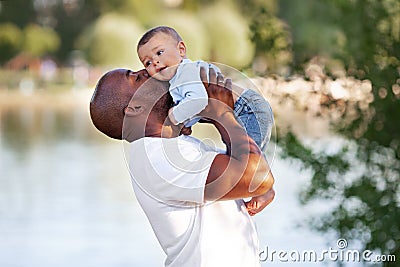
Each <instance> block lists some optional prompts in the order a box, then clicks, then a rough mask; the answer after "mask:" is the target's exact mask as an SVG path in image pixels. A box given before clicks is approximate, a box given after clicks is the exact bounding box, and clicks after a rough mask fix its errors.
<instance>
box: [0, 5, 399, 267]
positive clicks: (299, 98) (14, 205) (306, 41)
mask: <svg viewBox="0 0 400 267" xmlns="http://www.w3.org/2000/svg"><path fill="white" fill-rule="evenodd" d="M157 25H168V26H172V27H174V28H176V29H177V31H178V32H179V33H180V34H181V35H182V37H183V39H184V40H185V42H186V45H187V48H188V54H189V57H190V58H191V59H193V60H196V59H203V60H208V61H213V62H220V63H223V64H226V65H228V66H231V67H233V68H235V69H237V70H239V71H240V75H239V76H241V77H242V78H243V77H246V79H247V80H248V81H249V82H250V84H251V86H253V87H254V88H255V89H257V90H259V91H261V92H262V93H263V94H264V96H265V97H266V98H267V99H268V101H269V102H270V103H271V106H272V108H273V111H274V115H275V119H276V129H275V131H274V133H273V138H272V140H271V142H270V144H269V147H268V150H267V154H268V155H269V159H270V164H271V166H272V170H273V172H274V175H275V177H276V192H277V195H276V199H275V201H274V203H273V204H271V205H270V206H269V207H267V208H266V209H265V210H264V211H263V212H262V213H261V214H259V215H257V216H256V217H255V220H256V222H257V226H258V231H259V233H260V247H261V249H262V250H263V251H264V252H265V251H266V250H268V251H269V252H271V251H273V250H275V251H279V250H285V251H288V252H289V251H293V250H298V251H302V250H315V251H316V252H317V253H322V251H324V250H327V249H329V248H333V249H336V250H339V251H345V250H346V249H357V250H360V251H363V250H370V251H372V252H373V253H374V254H373V255H384V256H387V257H385V261H383V262H368V263H366V262H362V261H361V262H357V261H355V262H353V261H346V260H338V259H336V260H335V259H334V258H333V259H325V260H324V261H318V260H315V261H313V262H312V263H311V264H313V266H337V265H338V266H365V265H368V266H399V265H398V264H399V261H400V185H399V184H400V122H399V121H400V2H399V1H398V0H327V1H318V0H302V1H293V0H269V1H263V0H247V1H245V0H231V1H228V0H197V1H196V0H147V1H139V0H2V1H0V66H1V68H0V266H6V267H11V266H16V267H17V266H18V267H22V266H23V267H28V266H29V267H36V266H40V267H45V266H83V267H87V266H96V267H99V266H121V267H124V266H162V262H163V260H164V255H163V253H162V251H161V248H160V247H159V245H158V244H157V241H156V239H155V237H154V235H153V233H152V230H151V228H150V226H149V224H148V222H147V220H146V218H145V216H144V213H143V212H142V211H141V209H140V207H139V206H138V204H137V203H136V199H135V197H134V194H133V191H132V189H131V184H130V178H129V173H128V171H127V168H126V165H125V162H124V153H123V145H122V143H121V142H118V141H114V140H111V139H108V138H106V137H104V136H103V135H101V134H100V133H99V132H97V131H96V130H95V129H94V128H93V126H92V124H91V121H90V118H89V114H88V103H89V101H90V97H91V94H92V92H93V88H94V86H95V84H96V81H97V80H98V79H99V78H100V77H101V75H102V74H103V73H104V72H105V71H107V70H109V69H111V68H115V67H128V68H131V69H139V68H141V65H140V63H139V61H138V58H137V56H136V53H135V51H136V49H135V47H136V43H137V41H138V39H139V38H140V36H141V35H142V34H143V33H144V32H145V31H146V30H147V29H149V28H150V27H153V26H157ZM195 134H196V135H197V136H198V137H199V138H202V139H207V138H209V137H210V135H211V137H212V135H214V137H215V133H214V134H210V133H209V130H208V129H207V130H204V129H202V128H201V127H199V128H198V129H195ZM207 140H208V139H207ZM212 142H214V141H212ZM215 142H217V141H215ZM340 238H342V239H345V240H346V241H347V247H346V248H343V247H339V246H338V244H337V240H338V239H340ZM263 255H264V258H263V262H262V264H263V266H264V265H265V266H280V265H282V264H285V263H283V262H282V261H280V260H278V259H277V258H276V256H275V259H271V257H269V258H267V259H266V258H265V255H266V254H265V253H264V254H263ZM318 255H319V254H318ZM389 256H390V257H389ZM373 259H374V258H373ZM394 259H396V260H397V263H396V262H395V261H394ZM289 262H290V263H291V264H292V265H296V266H310V263H309V261H308V262H307V261H301V260H297V261H294V260H291V259H289Z"/></svg>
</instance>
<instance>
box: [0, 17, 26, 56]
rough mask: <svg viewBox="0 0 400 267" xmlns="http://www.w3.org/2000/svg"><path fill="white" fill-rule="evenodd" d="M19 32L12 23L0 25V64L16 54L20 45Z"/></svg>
mask: <svg viewBox="0 0 400 267" xmlns="http://www.w3.org/2000/svg"><path fill="white" fill-rule="evenodd" d="M22 38H23V36H22V32H21V30H20V29H19V28H18V27H17V26H16V25H14V24H12V23H4V24H0V63H4V62H6V61H7V60H8V59H10V58H11V57H13V56H14V55H16V54H17V52H18V51H19V50H20V48H21V43H22Z"/></svg>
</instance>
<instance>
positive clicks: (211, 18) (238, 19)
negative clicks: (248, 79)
mask: <svg viewBox="0 0 400 267" xmlns="http://www.w3.org/2000/svg"><path fill="white" fill-rule="evenodd" d="M221 14H223V16H222V15H221ZM200 17H201V19H202V21H203V23H204V24H205V26H206V29H207V32H208V36H207V37H208V38H209V39H210V40H211V51H210V52H211V60H212V61H215V62H221V63H224V64H227V65H230V66H233V67H236V68H243V67H246V66H248V65H249V64H250V63H251V61H252V59H253V56H254V45H253V44H252V43H251V42H250V40H249V33H250V32H249V26H248V23H247V22H246V20H244V18H243V17H242V16H241V15H240V13H238V11H237V10H236V8H235V7H234V6H232V5H229V4H224V3H223V2H221V3H217V4H213V5H211V6H208V7H205V8H204V9H203V10H202V11H201V13H200Z"/></svg>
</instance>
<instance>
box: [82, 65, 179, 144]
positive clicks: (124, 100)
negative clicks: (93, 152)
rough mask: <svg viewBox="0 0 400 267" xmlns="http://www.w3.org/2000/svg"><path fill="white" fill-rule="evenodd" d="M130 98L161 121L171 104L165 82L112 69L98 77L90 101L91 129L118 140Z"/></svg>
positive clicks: (121, 132)
mask: <svg viewBox="0 0 400 267" xmlns="http://www.w3.org/2000/svg"><path fill="white" fill-rule="evenodd" d="M133 96H135V97H134V99H135V101H136V102H139V103H146V105H147V106H150V109H151V110H149V112H150V111H153V112H154V113H157V114H156V115H158V116H159V117H160V118H162V117H163V116H164V119H165V116H167V114H168V109H169V108H170V105H171V103H172V100H171V97H170V96H169V94H168V83H166V82H160V81H157V80H155V79H152V78H149V76H148V74H147V72H146V71H145V70H141V71H138V72H132V71H130V70H126V69H117V70H112V71H110V72H107V73H106V74H105V75H103V77H101V78H100V80H99V82H98V83H97V85H96V88H95V91H94V93H93V96H92V99H91V101H90V116H91V118H92V122H93V124H94V126H95V127H96V128H97V129H98V130H99V131H101V132H102V133H104V134H105V135H107V136H109V137H111V138H114V139H119V140H121V139H122V138H123V123H124V117H125V110H126V108H127V107H128V106H129V107H130V102H131V99H132V97H133ZM143 127H144V126H143Z"/></svg>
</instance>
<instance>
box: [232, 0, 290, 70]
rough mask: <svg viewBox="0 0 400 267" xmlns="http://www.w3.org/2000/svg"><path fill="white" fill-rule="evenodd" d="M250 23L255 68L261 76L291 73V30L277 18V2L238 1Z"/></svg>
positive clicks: (258, 0) (259, 0)
mask: <svg viewBox="0 0 400 267" xmlns="http://www.w3.org/2000/svg"><path fill="white" fill-rule="evenodd" d="M236 1H237V3H238V7H239V8H240V10H241V11H242V12H243V14H244V16H245V17H246V18H247V20H248V21H249V24H250V36H249V37H250V39H251V41H252V42H253V43H254V45H255V59H254V61H253V66H252V67H253V71H254V72H255V74H257V75H266V74H271V73H277V74H280V75H284V76H286V75H288V74H289V68H288V67H289V66H290V65H291V63H292V49H291V44H292V40H291V33H290V30H289V28H288V27H287V26H286V24H285V23H284V22H283V21H282V20H281V19H279V18H278V17H277V11H278V5H277V1H262V0H250V1H245V0H236Z"/></svg>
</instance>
